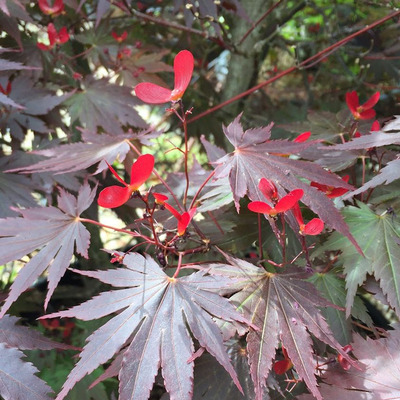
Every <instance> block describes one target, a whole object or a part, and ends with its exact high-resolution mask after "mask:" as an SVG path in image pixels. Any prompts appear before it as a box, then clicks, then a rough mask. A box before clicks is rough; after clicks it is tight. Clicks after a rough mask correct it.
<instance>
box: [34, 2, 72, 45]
mask: <svg viewBox="0 0 400 400" xmlns="http://www.w3.org/2000/svg"><path fill="white" fill-rule="evenodd" d="M38 4H39V8H40V10H41V11H42V12H43V14H46V15H50V16H51V17H57V16H58V15H60V14H62V13H63V12H64V1H63V0H55V1H54V3H53V5H52V6H51V5H50V4H49V2H48V0H39V2H38ZM47 36H48V39H49V44H44V43H41V42H38V43H37V47H39V49H40V50H44V51H49V50H52V49H53V48H54V46H55V45H56V44H64V43H66V42H68V40H69V33H68V30H67V28H66V27H65V26H63V27H62V28H61V29H60V30H59V31H58V32H57V29H56V27H55V26H54V24H53V23H52V22H50V24H49V25H47Z"/></svg>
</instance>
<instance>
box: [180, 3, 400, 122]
mask: <svg viewBox="0 0 400 400" xmlns="http://www.w3.org/2000/svg"><path fill="white" fill-rule="evenodd" d="M398 15H400V10H398V11H395V12H393V13H391V14H389V15H387V16H386V17H383V18H381V19H379V20H378V21H376V22H374V23H373V24H371V25H367V26H366V27H365V28H362V29H360V30H359V31H357V32H355V33H353V34H351V35H349V36H347V37H345V38H344V39H342V40H339V41H338V42H336V43H334V44H333V45H332V46H329V47H327V48H326V49H324V50H321V51H320V52H318V53H317V54H315V55H314V56H312V57H310V58H307V60H304V61H303V62H301V63H300V64H298V65H296V66H293V67H290V68H288V69H286V70H285V71H282V72H281V73H279V74H277V75H275V76H274V77H272V78H270V79H268V80H266V81H263V82H261V83H259V84H258V85H256V86H253V87H252V88H250V89H248V90H246V91H244V92H242V93H240V94H238V95H236V96H234V97H232V98H230V99H228V100H226V101H224V102H223V103H220V104H218V105H216V106H214V107H212V108H210V109H208V110H206V111H204V112H202V113H200V114H199V115H196V116H195V117H193V118H191V119H190V120H189V121H187V122H188V124H189V123H191V122H194V121H197V120H198V119H200V118H203V117H204V116H206V115H208V114H211V113H213V112H214V111H217V110H219V109H220V108H223V107H225V106H227V105H228V104H231V103H233V102H235V101H236V100H239V99H241V98H242V97H245V96H247V95H249V94H251V93H253V92H255V91H256V90H258V89H261V88H262V87H264V86H267V85H269V84H270V83H272V82H275V81H276V80H278V79H280V78H282V77H283V76H285V75H288V74H290V73H291V72H293V71H296V70H298V69H302V68H308V67H309V66H310V65H307V64H309V63H311V65H314V64H316V63H319V62H321V61H322V60H323V59H324V58H326V57H327V56H328V55H329V54H331V53H333V52H335V51H336V50H337V49H339V48H340V47H342V46H343V45H345V44H346V43H347V42H349V41H350V40H352V39H354V38H355V37H357V36H359V35H361V34H363V33H365V32H367V31H369V30H371V29H373V28H375V27H376V26H379V25H381V24H383V23H385V22H386V21H388V20H389V19H392V18H394V17H397V16H398Z"/></svg>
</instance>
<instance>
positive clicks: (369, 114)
mask: <svg viewBox="0 0 400 400" xmlns="http://www.w3.org/2000/svg"><path fill="white" fill-rule="evenodd" d="M379 96H380V93H379V92H376V93H375V94H373V95H372V96H371V97H370V98H369V99H368V100H367V101H366V102H365V103H364V104H362V105H361V106H360V100H359V98H358V94H357V92H356V91H355V90H353V91H352V92H348V93H346V103H347V106H348V107H349V110H350V111H351V113H352V114H353V116H354V118H355V119H371V118H374V117H375V115H376V113H375V110H373V109H372V107H373V106H374V105H375V104H376V103H377V102H378V100H379Z"/></svg>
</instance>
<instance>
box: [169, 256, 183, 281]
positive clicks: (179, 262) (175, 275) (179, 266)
mask: <svg viewBox="0 0 400 400" xmlns="http://www.w3.org/2000/svg"><path fill="white" fill-rule="evenodd" d="M182 257H183V253H181V252H179V259H178V267H177V268H176V271H175V273H174V276H173V277H172V278H174V279H176V277H177V276H178V274H179V271H180V270H181V267H182Z"/></svg>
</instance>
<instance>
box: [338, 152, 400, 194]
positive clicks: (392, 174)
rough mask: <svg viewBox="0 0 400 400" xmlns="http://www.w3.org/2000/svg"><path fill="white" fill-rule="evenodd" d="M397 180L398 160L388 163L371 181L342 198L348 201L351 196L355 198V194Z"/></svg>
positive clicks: (399, 176) (399, 164)
mask: <svg viewBox="0 0 400 400" xmlns="http://www.w3.org/2000/svg"><path fill="white" fill-rule="evenodd" d="M399 178H400V159H397V160H392V161H389V162H388V163H387V165H386V166H385V167H383V168H382V169H381V170H380V171H379V174H378V175H376V176H374V177H373V178H372V179H371V180H369V181H368V182H366V183H365V184H364V185H362V186H361V187H359V188H358V189H356V190H354V191H352V192H350V193H346V195H345V196H343V198H344V199H349V198H351V197H353V196H356V195H357V194H360V193H362V192H365V191H366V190H368V189H372V188H374V187H376V186H379V185H383V184H385V185H388V184H389V183H391V182H393V181H395V180H396V179H399Z"/></svg>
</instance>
